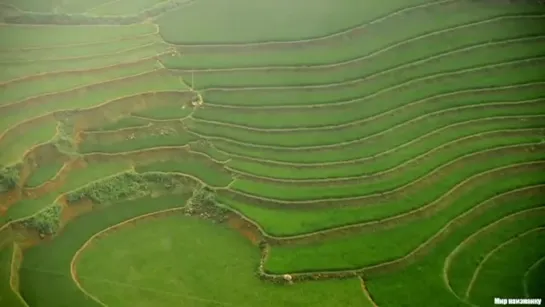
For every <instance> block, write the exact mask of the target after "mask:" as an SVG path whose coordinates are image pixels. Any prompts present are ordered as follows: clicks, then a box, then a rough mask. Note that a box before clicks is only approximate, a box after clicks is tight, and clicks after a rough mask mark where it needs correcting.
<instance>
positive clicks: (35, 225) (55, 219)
mask: <svg viewBox="0 0 545 307" xmlns="http://www.w3.org/2000/svg"><path fill="white" fill-rule="evenodd" d="M61 212H62V208H61V206H59V205H54V206H52V207H49V208H47V209H46V210H44V211H42V212H40V213H38V214H37V215H36V216H33V217H31V218H29V219H27V220H25V221H23V222H22V224H23V225H24V226H25V227H28V228H31V229H35V230H36V231H38V232H39V233H40V234H44V235H52V234H55V233H56V232H57V230H58V229H59V226H60V221H61Z"/></svg>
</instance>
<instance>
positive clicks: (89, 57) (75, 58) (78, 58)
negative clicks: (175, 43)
mask: <svg viewBox="0 0 545 307" xmlns="http://www.w3.org/2000/svg"><path fill="white" fill-rule="evenodd" d="M161 44H162V43H161V42H151V43H146V44H142V45H140V46H136V47H131V48H127V49H123V50H117V51H113V52H109V53H100V54H94V55H86V56H75V57H65V58H51V59H36V60H28V59H27V60H19V59H17V60H14V61H8V62H4V61H1V62H0V65H5V64H23V65H25V64H32V63H36V62H57V61H58V62H61V61H74V60H85V59H93V58H103V57H110V56H115V55H119V54H122V53H126V52H132V51H137V50H139V49H145V48H147V47H151V46H153V45H158V46H160V45H161ZM7 82H9V81H7Z"/></svg>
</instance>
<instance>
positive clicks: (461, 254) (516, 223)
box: [446, 215, 545, 298]
mask: <svg viewBox="0 0 545 307" xmlns="http://www.w3.org/2000/svg"><path fill="white" fill-rule="evenodd" d="M543 216H544V215H539V217H543ZM536 223H537V224H536ZM541 225H545V222H543V221H541V222H540V221H539V218H534V219H529V220H525V221H524V222H523V223H521V221H520V220H508V221H506V222H500V223H498V224H496V225H495V226H492V227H490V228H487V229H486V230H485V231H483V232H479V233H477V234H476V235H475V236H474V237H472V238H471V240H470V241H466V243H465V244H464V245H461V247H460V248H459V249H458V250H457V251H456V253H453V255H452V258H450V266H449V267H448V271H446V274H447V278H448V282H449V284H450V285H451V287H452V289H453V290H454V292H456V294H457V295H458V296H460V297H463V298H466V291H467V290H468V287H469V285H470V282H471V279H472V277H473V276H474V274H477V271H478V269H479V267H480V265H481V264H484V265H487V264H488V260H485V259H486V257H487V255H488V254H490V253H496V252H495V251H494V250H495V249H496V248H499V247H500V246H501V245H502V244H504V243H506V242H508V241H509V240H512V239H515V238H517V237H519V236H520V235H521V234H523V233H525V232H527V231H529V230H531V229H534V228H535V227H537V226H541ZM515 240H519V239H515ZM509 245H510V244H509ZM506 248H507V246H506ZM502 250H503V247H502V248H501V249H500V250H498V251H497V252H501V251H502ZM518 252H520V253H521V254H523V253H524V252H526V248H521V249H520V248H519V249H518ZM490 260H491V261H493V259H492V258H490ZM483 262H484V263H483ZM524 262H525V264H526V265H527V264H528V263H529V262H528V261H524ZM506 267H510V265H508V266H506ZM525 271H526V270H523V271H522V272H519V274H521V275H519V276H518V278H512V279H513V282H515V283H516V286H515V284H512V285H513V286H514V288H515V289H517V290H519V291H517V292H516V293H505V294H502V295H501V297H523V296H524V294H523V293H521V292H522V291H520V290H522V289H521V287H522V283H520V281H521V280H522V274H524V272H525ZM502 273H504V272H502ZM498 277H499V276H498ZM502 278H503V277H502ZM498 289H500V288H498V287H495V288H494V291H498ZM497 293H498V292H496V297H499V296H498V294H497ZM508 294H509V295H508Z"/></svg>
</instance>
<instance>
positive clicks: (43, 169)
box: [26, 161, 64, 188]
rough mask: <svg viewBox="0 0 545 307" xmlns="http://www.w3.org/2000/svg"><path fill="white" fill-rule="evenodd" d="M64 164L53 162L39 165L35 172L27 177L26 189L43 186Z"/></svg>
mask: <svg viewBox="0 0 545 307" xmlns="http://www.w3.org/2000/svg"><path fill="white" fill-rule="evenodd" d="M63 165H64V163H63V162H62V161H54V162H49V163H45V164H43V165H39V166H38V168H37V169H36V170H34V171H33V172H32V174H31V175H30V176H29V177H28V179H27V181H26V186H27V187H31V188H32V187H37V186H39V185H41V184H44V183H45V182H46V181H48V180H51V179H53V178H54V177H55V175H57V173H58V172H59V171H60V170H61V168H62V167H63Z"/></svg>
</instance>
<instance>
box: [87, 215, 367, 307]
mask: <svg viewBox="0 0 545 307" xmlns="http://www.w3.org/2000/svg"><path fill="white" fill-rule="evenodd" d="M141 242H146V244H144V245H143V246H142V245H141ZM137 245H138V246H142V248H134V247H135V246H137ZM105 254H111V255H112V257H108V259H106V258H105V257H104V255H105ZM180 255H183V256H182V258H183V260H182V259H180ZM259 257H260V255H259V251H258V249H257V248H256V247H255V246H252V244H250V243H249V242H248V241H246V240H245V239H244V238H243V237H242V236H240V235H239V234H237V233H235V232H234V231H232V230H229V229H226V227H225V226H223V225H214V224H212V223H210V222H209V221H204V220H198V219H196V218H192V217H185V216H181V215H176V216H171V217H165V218H161V219H160V220H151V221H143V222H139V224H138V227H136V228H130V229H123V230H120V231H118V232H115V233H112V234H110V235H109V236H107V237H105V238H102V239H99V240H97V241H94V242H93V244H92V246H91V247H90V248H89V249H87V250H86V251H85V252H84V253H83V255H82V258H81V262H80V264H79V265H78V272H79V274H80V277H81V280H82V283H83V286H84V287H86V289H88V290H89V291H91V292H92V293H94V294H95V295H96V296H97V297H98V298H99V299H101V300H102V301H103V302H104V303H106V304H109V305H112V306H120V307H121V306H135V305H141V306H165V307H167V306H180V305H184V306H215V305H229V306H315V305H320V306H331V307H333V306H343V307H344V306H370V304H369V302H368V301H366V299H365V298H364V296H363V293H362V291H361V288H360V284H359V281H358V280H357V279H350V280H331V281H321V282H307V283H302V284H296V285H292V286H282V285H275V284H272V283H269V282H264V281H261V280H259V279H258V278H257V277H256V276H255V270H256V267H257V265H258V263H259ZM158 259H161V261H157V260H158ZM150 261H152V263H153V265H149V264H148V263H149V262H150ZM172 264H176V265H175V266H172ZM195 268H203V269H206V272H207V273H206V274H202V271H200V270H195ZM104 280H109V281H113V282H115V284H112V283H109V282H105V281H104Z"/></svg>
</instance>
